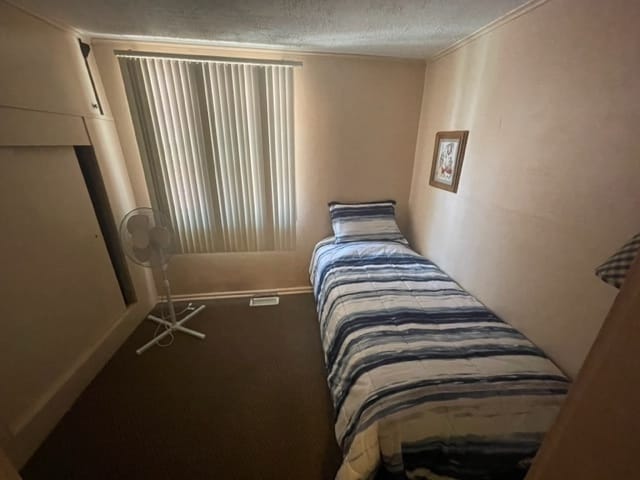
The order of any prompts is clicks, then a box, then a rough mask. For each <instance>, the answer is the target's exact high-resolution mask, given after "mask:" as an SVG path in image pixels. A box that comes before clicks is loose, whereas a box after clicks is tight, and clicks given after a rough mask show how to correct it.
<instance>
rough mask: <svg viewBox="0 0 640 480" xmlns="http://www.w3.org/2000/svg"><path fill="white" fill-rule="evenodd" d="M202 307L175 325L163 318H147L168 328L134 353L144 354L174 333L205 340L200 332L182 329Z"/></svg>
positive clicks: (151, 316) (153, 316)
mask: <svg viewBox="0 0 640 480" xmlns="http://www.w3.org/2000/svg"><path fill="white" fill-rule="evenodd" d="M204 307H205V306H204V305H200V306H199V307H198V308H196V309H195V310H194V311H192V312H190V313H189V314H188V315H187V316H185V317H184V318H183V319H181V320H179V321H177V322H175V323H173V322H170V321H168V320H164V319H163V318H160V317H156V316H155V315H149V316H147V319H148V320H151V321H152V322H156V323H159V324H161V325H164V326H166V327H168V328H167V329H165V330H164V331H163V332H162V333H160V334H158V335H156V336H155V337H153V338H152V339H151V340H150V341H149V342H147V343H145V344H144V345H143V346H141V347H140V348H139V349H137V350H136V353H137V354H138V355H140V354H142V353H144V352H145V351H147V350H148V349H149V348H151V347H153V346H154V345H155V344H156V343H158V342H159V341H160V340H162V339H163V338H164V337H166V336H167V335H170V334H172V333H174V332H181V333H186V334H187V335H191V336H192V337H196V338H199V339H200V340H204V338H205V334H204V333H200V332H198V331H196V330H191V329H190V328H187V327H183V324H184V323H185V322H187V321H188V320H190V319H191V318H193V317H194V316H196V315H197V314H198V313H200V312H201V311H202V310H204Z"/></svg>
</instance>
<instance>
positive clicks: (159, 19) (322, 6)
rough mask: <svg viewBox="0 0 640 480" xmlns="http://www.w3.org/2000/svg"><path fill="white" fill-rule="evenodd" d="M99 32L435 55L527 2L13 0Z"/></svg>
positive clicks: (68, 22)
mask: <svg viewBox="0 0 640 480" xmlns="http://www.w3.org/2000/svg"><path fill="white" fill-rule="evenodd" d="M11 1H12V3H14V4H16V5H19V6H22V7H24V8H26V9H27V10H29V11H31V12H33V13H36V14H39V15H42V16H44V17H47V18H50V19H52V20H57V21H59V22H63V23H66V24H68V25H71V26H73V27H76V28H77V29H79V30H82V31H84V32H90V33H95V34H113V35H131V36H152V37H167V38H176V39H191V40H204V41H210V42H234V43H247V44H253V45H261V46H274V47H278V46H279V47H286V48H295V49H301V50H312V51H319V52H335V53H356V54H366V55H385V56H394V57H414V58H428V57H430V56H432V55H433V54H435V53H437V52H438V51H440V50H442V49H444V48H446V47H448V46H449V45H451V44H452V43H454V42H455V41H457V40H460V39H461V38H464V37H465V36H467V35H469V34H470V33H472V32H474V31H475V30H477V29H478V28H480V27H482V26H484V25H486V24H487V23H489V22H491V21H492V20H494V19H496V18H498V17H500V16H502V15H503V14H505V13H507V12H508V11H510V10H512V9H514V8H516V7H518V6H519V5H522V4H524V3H526V1H525V0H396V1H393V0H316V1H313V0H262V1H261V0H238V1H232V0H218V1H216V0H11Z"/></svg>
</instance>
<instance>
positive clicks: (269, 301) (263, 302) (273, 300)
mask: <svg viewBox="0 0 640 480" xmlns="http://www.w3.org/2000/svg"><path fill="white" fill-rule="evenodd" d="M279 303H280V297H278V296H277V295H269V296H268V297H252V298H251V300H250V301H249V306H250V307H266V306H268V305H278V304H279Z"/></svg>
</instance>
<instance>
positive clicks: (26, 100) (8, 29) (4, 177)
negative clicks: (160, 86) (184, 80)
mask: <svg viewBox="0 0 640 480" xmlns="http://www.w3.org/2000/svg"><path fill="white" fill-rule="evenodd" d="M0 62H1V64H2V66H3V70H2V75H0V169H1V172H2V174H1V175H0V219H1V220H2V224H3V235H2V236H0V264H2V273H1V274H0V279H1V281H2V283H3V289H2V291H1V293H0V326H1V328H2V331H3V332H4V334H3V335H2V337H1V338H0V449H4V450H5V451H6V453H7V455H8V456H9V457H10V458H11V460H12V462H13V463H14V464H15V465H16V466H21V465H22V464H23V463H24V462H25V461H26V460H27V458H28V457H29V456H30V455H31V453H32V452H33V451H34V450H35V449H36V448H37V446H38V445H39V443H40V442H41V441H42V440H43V439H44V438H45V437H46V435H47V434H48V433H49V431H50V430H51V429H52V428H53V426H54V425H55V424H56V423H57V421H58V420H59V419H60V418H61V417H62V415H63V414H64V413H65V411H66V410H67V409H68V408H69V407H70V406H71V404H72V403H73V401H74V400H75V399H76V398H77V396H78V395H79V394H80V392H81V391H82V390H83V389H84V388H85V387H86V386H87V385H88V383H89V382H90V381H91V380H92V379H93V377H94V376H95V375H96V373H97V372H98V371H99V370H100V368H102V366H103V365H104V363H105V362H106V361H107V360H108V359H109V357H110V356H111V354H112V353H113V352H114V351H115V350H116V349H117V348H118V347H119V346H120V345H121V343H122V342H123V341H124V339H125V338H126V337H127V336H128V334H129V333H130V332H131V331H132V329H133V328H135V326H136V325H137V324H138V323H139V321H140V320H141V319H142V318H144V316H145V315H146V313H147V312H148V310H149V309H150V308H151V307H152V305H153V304H154V303H155V301H156V298H157V297H156V292H155V289H154V287H153V282H152V279H151V278H150V277H149V275H148V272H145V271H143V270H141V269H139V268H137V267H135V266H133V265H132V266H131V274H132V278H133V281H134V284H135V287H136V291H137V294H138V302H137V303H136V304H134V305H132V306H130V307H129V308H127V307H125V305H124V302H123V300H122V298H121V296H120V292H119V291H118V286H117V283H116V279H115V275H114V272H113V269H112V268H111V265H110V261H109V259H108V256H107V252H106V248H105V245H104V241H103V239H102V236H101V232H100V229H99V227H98V224H97V221H96V218H95V215H94V212H93V210H92V205H91V202H90V199H89V195H88V192H87V189H86V186H85V184H84V180H83V179H82V175H81V172H80V169H79V166H78V161H77V159H76V157H75V155H74V151H73V145H78V144H82V145H87V144H91V145H93V146H94V148H95V150H96V156H97V159H98V162H99V165H100V168H101V171H102V174H103V177H104V182H105V186H106V189H107V193H108V195H109V197H110V202H111V207H112V209H113V213H114V216H115V218H116V220H119V219H120V217H121V216H122V214H123V213H124V212H125V211H127V210H128V209H129V208H131V207H133V206H134V205H135V202H134V199H133V193H132V190H131V185H130V182H129V179H128V176H127V174H126V166H125V163H124V159H123V156H122V152H121V149H120V145H119V141H118V137H117V134H116V132H115V127H114V126H113V121H112V119H110V118H109V117H108V116H100V115H99V114H98V112H97V111H96V109H95V108H94V107H93V106H92V104H93V103H94V102H95V97H94V93H93V91H92V90H91V85H90V82H89V79H88V76H87V73H86V70H85V66H84V61H83V59H82V56H81V54H80V51H79V47H78V39H77V37H76V35H74V34H73V33H72V32H70V31H68V30H65V29H63V28H60V27H57V26H55V25H52V24H50V23H48V22H46V21H43V20H41V19H39V18H36V17H34V16H32V15H29V14H27V13H25V12H23V11H21V10H19V9H17V8H15V7H12V6H10V5H8V4H6V3H4V2H2V1H0ZM97 80H98V84H99V86H100V82H99V78H98V79H97ZM102 96H104V94H103V95H102ZM103 100H104V99H103Z"/></svg>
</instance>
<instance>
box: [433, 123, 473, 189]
mask: <svg viewBox="0 0 640 480" xmlns="http://www.w3.org/2000/svg"><path fill="white" fill-rule="evenodd" d="M468 136H469V131H468V130H454V131H449V132H437V133H436V141H435V145H434V147H433V161H432V162H431V176H430V177H429V185H431V186H432V187H436V188H440V189H442V190H446V191H448V192H452V193H457V191H458V183H459V182H460V172H461V171H462V161H463V160H464V152H465V149H466V146H467V137H468Z"/></svg>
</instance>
